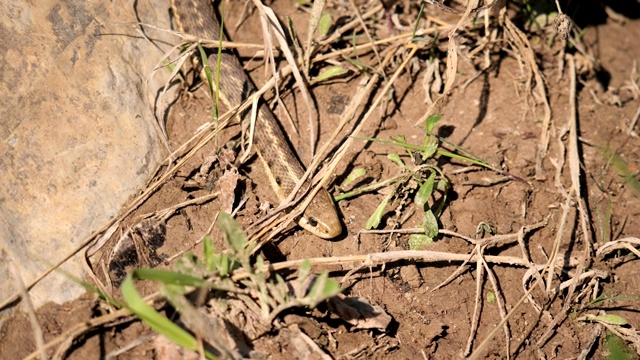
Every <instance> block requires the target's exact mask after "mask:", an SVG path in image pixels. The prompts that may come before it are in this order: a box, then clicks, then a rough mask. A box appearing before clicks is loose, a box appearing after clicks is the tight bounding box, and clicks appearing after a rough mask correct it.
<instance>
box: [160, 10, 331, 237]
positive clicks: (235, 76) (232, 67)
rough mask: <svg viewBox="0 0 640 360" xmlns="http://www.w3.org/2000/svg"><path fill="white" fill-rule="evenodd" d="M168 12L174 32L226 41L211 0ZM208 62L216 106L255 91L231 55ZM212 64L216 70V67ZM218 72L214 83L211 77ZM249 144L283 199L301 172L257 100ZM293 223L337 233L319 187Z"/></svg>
mask: <svg viewBox="0 0 640 360" xmlns="http://www.w3.org/2000/svg"><path fill="white" fill-rule="evenodd" d="M171 9H172V12H173V17H174V23H175V25H176V27H177V30H178V31H180V32H182V33H185V34H189V35H191V36H194V37H196V38H199V39H205V40H214V41H218V40H226V37H225V36H224V35H223V34H221V31H220V23H219V22H218V20H217V16H216V11H215V9H214V6H213V3H212V1H211V0H171ZM208 64H209V66H210V67H211V74H212V77H213V81H211V82H212V87H213V90H214V93H217V94H218V98H219V100H220V102H221V103H222V104H223V105H225V106H226V107H227V108H229V109H233V108H236V107H238V106H240V105H241V104H242V103H243V101H244V100H245V99H246V98H247V97H248V96H250V95H251V94H252V93H253V92H255V91H256V87H255V85H254V84H253V82H252V81H251V80H250V79H249V77H248V76H247V74H246V72H245V71H244V68H243V67H242V66H241V65H240V61H239V59H238V58H237V57H236V56H235V54H234V53H233V52H232V51H228V50H223V51H221V54H220V59H218V53H217V52H216V51H212V53H211V54H209V57H208ZM218 64H219V65H218ZM216 66H219V67H220V69H216V68H215V67H216ZM216 70H218V71H216ZM201 73H202V72H201ZM218 73H219V74H220V75H219V76H220V78H219V79H218V78H216V76H217V75H216V74H218ZM201 77H202V75H201ZM203 81H205V80H204V79H203ZM246 113H247V112H246V111H245V114H244V117H246V116H247V114H246ZM253 145H254V147H255V149H256V152H257V153H258V158H259V159H260V162H261V163H262V164H263V165H264V169H265V172H266V174H267V178H268V179H269V183H270V185H271V188H272V189H273V190H274V192H275V193H276V196H277V197H278V199H279V200H280V201H284V200H285V199H286V198H287V197H288V196H289V195H290V194H291V193H292V191H293V190H294V189H295V187H296V185H297V183H298V182H299V181H300V179H301V178H302V177H303V175H304V172H305V169H304V166H303V165H302V163H301V162H300V160H298V157H297V156H296V154H295V152H294V151H293V149H292V148H291V146H290V143H289V141H288V140H287V136H286V135H285V133H284V132H283V130H282V128H281V127H280V124H279V122H278V120H276V118H275V116H274V114H273V112H272V111H271V109H270V108H269V106H268V105H267V104H266V103H265V102H264V101H260V103H259V105H258V110H257V116H256V121H255V131H254V135H253ZM310 185H311V184H310V181H308V180H307V181H306V182H305V184H304V185H303V186H304V187H306V188H307V189H308V188H309V187H310ZM303 189H304V188H303ZM297 221H298V225H300V227H302V228H303V229H305V230H307V231H309V232H310V233H312V234H314V235H316V236H318V237H320V238H323V239H332V238H335V237H337V236H338V235H340V234H341V233H342V225H341V222H340V218H339V216H338V213H337V211H336V207H335V205H334V203H333V199H332V197H331V196H330V195H329V192H328V191H327V189H326V188H324V187H323V188H321V189H320V190H319V191H318V192H317V193H316V194H315V196H314V197H313V199H312V200H311V202H310V203H309V205H308V206H307V208H306V209H305V210H304V212H303V213H302V215H301V216H300V218H299V219H297Z"/></svg>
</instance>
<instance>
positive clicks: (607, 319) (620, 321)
mask: <svg viewBox="0 0 640 360" xmlns="http://www.w3.org/2000/svg"><path fill="white" fill-rule="evenodd" d="M590 319H591V320H593V321H600V322H603V323H606V324H610V325H627V324H629V322H628V321H627V320H626V319H625V318H623V317H622V316H618V315H613V314H606V315H597V316H593V317H590Z"/></svg>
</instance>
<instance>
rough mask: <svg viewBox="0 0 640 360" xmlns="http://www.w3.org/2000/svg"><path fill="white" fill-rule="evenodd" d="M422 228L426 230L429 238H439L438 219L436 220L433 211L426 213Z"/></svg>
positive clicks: (425, 232) (429, 210)
mask: <svg viewBox="0 0 640 360" xmlns="http://www.w3.org/2000/svg"><path fill="white" fill-rule="evenodd" d="M422 227H423V228H424V234H425V235H427V236H428V237H430V238H434V237H436V236H438V219H436V216H435V215H434V214H433V211H431V209H428V210H427V211H425V212H424V219H423V220H422Z"/></svg>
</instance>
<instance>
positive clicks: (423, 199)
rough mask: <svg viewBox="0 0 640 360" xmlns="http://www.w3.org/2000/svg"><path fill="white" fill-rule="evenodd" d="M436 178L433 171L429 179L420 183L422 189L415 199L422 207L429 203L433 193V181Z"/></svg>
mask: <svg viewBox="0 0 640 360" xmlns="http://www.w3.org/2000/svg"><path fill="white" fill-rule="evenodd" d="M435 179H436V173H435V172H433V171H432V172H431V175H429V177H428V178H427V180H426V181H425V182H423V183H422V184H421V185H420V189H419V190H418V193H417V194H416V196H415V198H414V199H413V201H414V202H415V203H416V205H418V206H420V207H421V208H422V207H423V206H424V205H425V204H426V203H427V201H429V198H430V197H431V195H432V194H433V183H434V181H435Z"/></svg>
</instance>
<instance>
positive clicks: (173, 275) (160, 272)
mask: <svg viewBox="0 0 640 360" xmlns="http://www.w3.org/2000/svg"><path fill="white" fill-rule="evenodd" d="M135 274H136V278H137V279H141V280H150V281H156V282H161V283H163V284H171V285H181V286H194V287H202V286H205V285H206V284H207V282H206V281H205V280H204V279H202V278H198V277H194V276H190V275H186V274H181V273H178V272H175V271H171V270H164V269H136V271H135Z"/></svg>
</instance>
